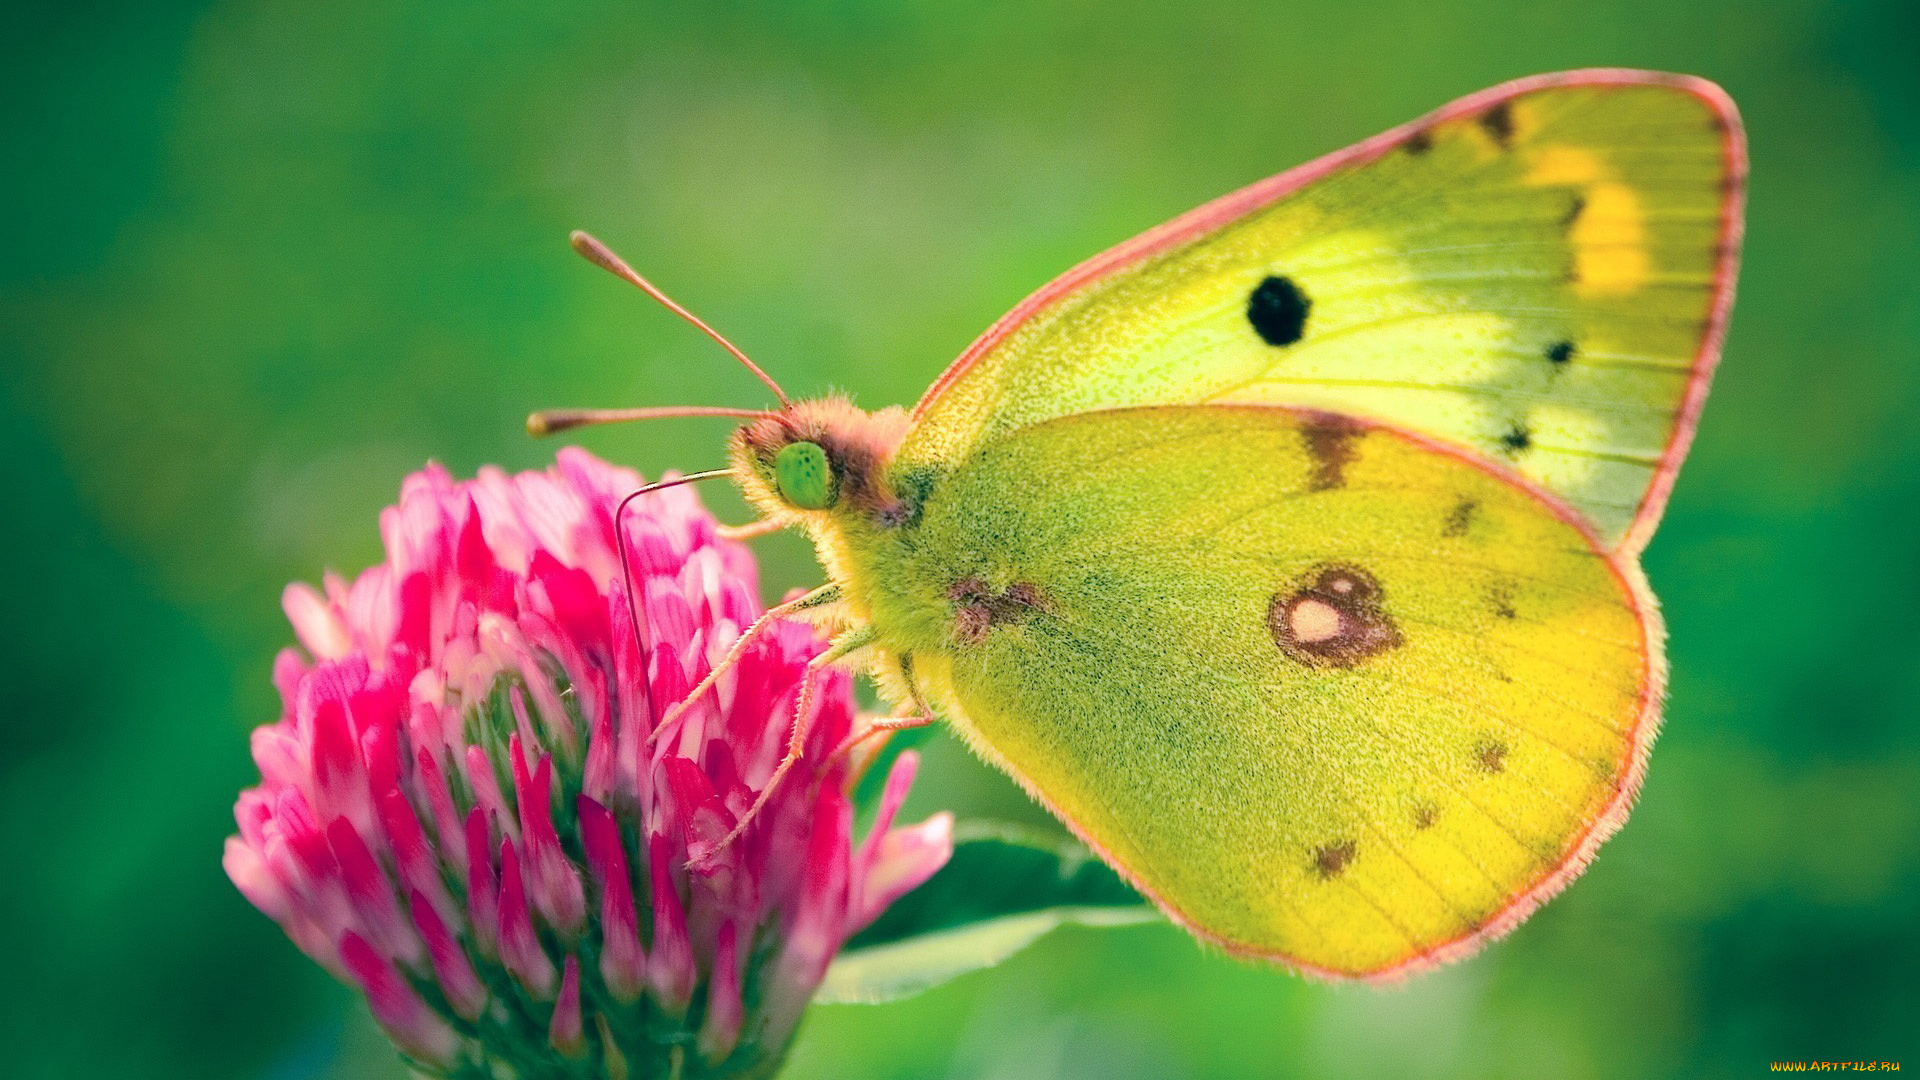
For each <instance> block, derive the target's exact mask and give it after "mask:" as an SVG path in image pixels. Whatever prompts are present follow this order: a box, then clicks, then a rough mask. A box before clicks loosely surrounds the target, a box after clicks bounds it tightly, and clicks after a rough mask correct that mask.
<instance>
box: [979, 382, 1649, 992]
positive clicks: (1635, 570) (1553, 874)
mask: <svg viewBox="0 0 1920 1080" xmlns="http://www.w3.org/2000/svg"><path fill="white" fill-rule="evenodd" d="M1185 407H1195V406H1155V405H1146V406H1135V408H1140V409H1154V408H1185ZM1200 407H1206V408H1225V409H1250V410H1260V411H1267V410H1277V411H1281V412H1290V413H1295V414H1301V415H1325V413H1324V412H1322V411H1321V410H1317V409H1307V408H1299V407H1294V406H1288V405H1237V404H1236V405H1214V406H1200ZM1357 422H1358V423H1359V424H1360V425H1361V426H1362V427H1364V428H1368V429H1371V430H1376V431H1383V432H1387V433H1389V434H1392V435H1394V436H1397V437H1399V438H1402V439H1405V440H1406V441H1408V442H1410V443H1413V444H1415V445H1418V446H1421V447H1424V448H1426V449H1428V450H1432V451H1433V452H1435V453H1438V454H1442V455H1445V456H1447V457H1451V458H1454V459H1455V460H1458V461H1461V462H1464V463H1466V464H1468V465H1471V466H1473V467H1474V468H1477V469H1479V470H1481V471H1482V472H1485V473H1489V474H1491V475H1492V476H1494V477H1495V478H1497V479H1499V480H1502V481H1504V482H1506V483H1508V484H1511V485H1513V486H1514V487H1517V488H1520V489H1521V490H1523V491H1525V492H1527V493H1528V494H1530V495H1532V496H1533V497H1534V498H1536V499H1538V500H1540V502H1541V503H1542V504H1544V505H1545V506H1546V507H1547V509H1548V510H1550V511H1551V512H1552V513H1553V514H1554V515H1555V516H1556V517H1558V518H1559V519H1560V520H1561V521H1564V522H1565V523H1567V524H1568V525H1570V526H1572V527H1573V528H1574V529H1575V530H1576V531H1577V532H1578V533H1579V534H1580V536H1581V538H1582V539H1584V540H1585V541H1586V542H1587V544H1588V546H1589V547H1590V548H1591V549H1592V551H1593V553H1594V554H1595V555H1596V556H1598V557H1599V558H1600V559H1601V560H1602V561H1603V562H1605V563H1606V564H1607V567H1608V569H1609V570H1611V571H1612V573H1613V576H1614V580H1615V581H1616V582H1617V583H1618V584H1619V586H1620V589H1621V592H1622V593H1623V594H1624V595H1625V596H1626V598H1627V601H1628V603H1629V604H1630V606H1631V607H1632V608H1633V613H1634V615H1635V616H1636V617H1637V618H1638V620H1639V623H1640V634H1641V670H1640V696H1639V700H1638V702H1637V704H1636V711H1635V715H1634V721H1633V726H1632V727H1631V728H1630V729H1628V731H1627V746H1626V750H1625V752H1624V753H1623V755H1622V758H1621V763H1620V764H1621V766H1622V767H1621V768H1619V769H1618V770H1617V771H1616V773H1615V780H1614V789H1613V794H1612V795H1611V796H1609V797H1608V799H1607V802H1606V805H1604V806H1603V807H1601V809H1600V812H1599V813H1598V814H1596V815H1594V818H1593V820H1592V821H1590V822H1588V823H1587V825H1586V827H1585V828H1584V829H1582V830H1581V831H1580V832H1579V834H1578V835H1577V836H1575V837H1574V839H1573V841H1572V842H1571V843H1570V844H1569V845H1568V846H1567V849H1566V851H1565V852H1564V853H1563V854H1562V855H1561V856H1560V858H1559V860H1558V861H1557V862H1555V863H1554V864H1553V866H1551V867H1550V868H1548V869H1547V871H1546V872H1545V873H1544V874H1542V875H1541V876H1540V877H1538V878H1536V879H1535V880H1534V881H1533V883H1532V884H1529V885H1526V886H1524V887H1522V888H1520V889H1517V890H1515V891H1514V892H1513V893H1511V894H1509V895H1508V897H1507V898H1506V899H1505V900H1504V901H1502V903H1501V905H1500V907H1499V908H1498V909H1497V910H1496V911H1495V913H1494V914H1493V915H1492V916H1491V917H1489V918H1488V919H1487V920H1486V921H1485V922H1483V923H1481V924H1480V925H1479V926H1477V927H1475V928H1473V929H1472V930H1469V931H1467V932H1465V933H1463V934H1461V935H1459V936H1458V937H1455V938H1451V939H1448V940H1447V941H1443V942H1440V943H1439V944H1437V945H1433V946H1430V947H1428V948H1425V949H1420V950H1418V951H1416V952H1415V953H1414V954H1413V955H1411V956H1409V957H1408V958H1406V959H1405V960H1402V961H1400V962H1399V963H1397V964H1393V965H1390V966H1388V967H1384V968H1380V969H1378V970H1374V971H1340V970H1337V969H1333V968H1324V967H1320V966H1318V965H1315V964H1309V963H1305V962H1303V961H1301V960H1300V959H1298V958H1296V957H1293V956H1290V955H1288V954H1286V953H1284V952H1278V951H1267V950H1263V949H1258V948H1253V947H1250V946H1247V945H1245V944H1243V943H1240V942H1237V941H1234V940H1232V939H1230V938H1226V937H1222V936H1220V935H1218V934H1215V933H1213V932H1212V931H1210V930H1208V929H1207V928H1206V927H1204V926H1201V925H1199V924H1198V923H1195V922H1194V921H1193V920H1191V919H1189V918H1188V917H1187V915H1186V914H1185V913H1184V912H1182V911H1181V910H1180V909H1179V908H1178V907H1177V906H1175V905H1174V904H1172V903H1170V902H1169V901H1168V900H1167V899H1166V898H1165V897H1164V896H1161V895H1160V894H1159V893H1158V892H1156V891H1154V890H1153V889H1152V888H1151V887H1149V886H1148V885H1147V884H1146V883H1145V882H1144V881H1142V880H1141V879H1140V878H1139V876H1138V875H1137V874H1136V873H1135V872H1134V871H1133V869H1132V868H1131V867H1129V866H1127V865H1126V864H1124V863H1122V862H1121V861H1119V860H1118V859H1117V858H1115V856H1114V854H1113V852H1111V851H1109V850H1108V849H1107V847H1106V846H1105V845H1103V844H1101V843H1100V842H1099V841H1098V840H1096V839H1095V838H1094V837H1093V836H1091V835H1089V834H1088V833H1087V831H1086V830H1085V829H1084V828H1082V827H1081V825H1080V823H1079V821H1077V820H1076V819H1075V818H1074V817H1073V816H1072V815H1070V814H1068V813H1067V812H1066V810H1065V809H1064V808H1062V807H1060V806H1059V805H1057V804H1056V803H1055V802H1054V801H1053V800H1052V799H1050V798H1048V797H1047V795H1046V793H1045V792H1043V791H1042V790H1041V789H1040V788H1039V787H1038V786H1036V785H1035V784H1034V783H1033V782H1032V781H1030V780H1029V779H1027V777H1026V776H1025V775H1023V774H1022V773H1021V772H1020V771H1019V770H1018V769H1016V768H1014V767H1013V765H1012V763H1011V762H1008V761H1007V760H1005V759H1004V758H1002V757H1001V756H1000V755H999V754H998V753H996V752H994V751H992V749H991V748H990V747H987V746H986V745H985V744H984V743H982V742H980V741H979V740H978V739H975V738H972V737H969V738H968V739H967V742H968V743H969V744H971V745H972V746H973V747H974V749H975V750H976V751H978V752H981V753H983V754H984V756H986V757H988V758H989V759H990V760H991V761H993V762H994V763H995V764H996V765H998V766H999V767H1000V769H1001V770H1002V771H1003V772H1005V773H1006V774H1007V775H1008V776H1010V777H1012V778H1013V780H1014V782H1015V783H1017V784H1018V785H1019V786H1020V787H1021V788H1023V789H1024V790H1025V791H1026V792H1027V794H1028V795H1030V796H1031V797H1032V798H1033V799H1034V801H1036V802H1038V803H1039V804H1040V805H1041V806H1043V807H1045V808H1046V810H1047V812H1048V813H1050V814H1052V815H1053V816H1054V818H1056V819H1057V820H1059V821H1061V822H1063V823H1064V824H1065V825H1066V826H1067V828H1068V830H1069V831H1071V832H1072V833H1073V834H1074V836H1075V837H1077V838H1078V839H1079V840H1080V841H1081V842H1082V843H1084V844H1086V845H1087V847H1089V848H1090V849H1092V851H1093V853H1094V854H1095V855H1098V856H1099V857H1100V860H1101V861H1102V862H1104V863H1106V864H1107V865H1108V866H1110V867H1112V868H1113V870H1114V872H1115V873H1117V874H1119V875H1120V877H1121V878H1122V879H1124V880H1125V881H1126V882H1127V884H1128V885H1131V886H1132V887H1133V888H1134V890H1135V891H1137V892H1139V893H1140V894H1141V895H1142V896H1145V897H1146V898H1147V899H1148V900H1150V901H1152V903H1153V905H1154V906H1155V907H1157V908H1159V909H1160V911H1161V913H1163V914H1164V915H1166V916H1167V918H1168V919H1170V920H1172V922H1173V923H1174V924H1175V925H1177V926H1179V927H1181V928H1182V929H1184V930H1186V931H1187V932H1188V933H1189V934H1192V935H1193V936H1194V937H1196V938H1199V939H1200V940H1201V941H1204V942H1206V943H1208V944H1210V945H1212V946H1214V947H1216V948H1219V949H1221V950H1222V951H1224V952H1226V953H1228V954H1230V955H1232V956H1236V957H1239V958H1242V959H1249V960H1261V961H1265V962H1268V963H1276V964H1280V965H1282V966H1284V967H1286V968H1288V969H1290V970H1293V971H1296V972H1299V973H1300V974H1302V975H1307V976H1311V977H1313V978H1317V979H1324V980H1327V981H1339V982H1363V983H1371V984H1374V985H1393V984H1396V983H1399V982H1401V981H1403V980H1405V979H1406V978H1407V977H1409V976H1412V975H1416V974H1419V973H1421V972H1424V971H1430V970H1432V969H1434V968H1438V967H1441V966H1444V965H1446V964H1449V963H1452V962H1453V961H1456V960H1461V959H1465V958H1466V957H1468V956H1470V955H1472V954H1473V953H1475V952H1478V951H1479V950H1480V948H1481V947H1482V946H1484V945H1486V944H1487V943H1489V942H1492V941H1496V940H1498V939H1500V938H1502V937H1505V936H1506V935H1507V934H1508V933H1510V932H1512V931H1513V929H1514V928H1515V927H1517V926H1519V925H1520V924H1521V923H1522V922H1524V921H1526V918H1527V916H1529V915H1531V914H1533V912H1534V911H1535V910H1537V909H1538V908H1539V907H1540V906H1541V905H1542V904H1545V903H1546V902H1547V901H1548V900H1551V899H1553V898H1554V897H1555V896H1557V895H1558V894H1559V893H1560V891H1561V890H1562V889H1565V888H1566V887H1567V886H1568V885H1570V884H1572V882H1573V880H1574V879H1575V878H1577V877H1579V876H1580V874H1581V872H1582V871H1584V870H1585V869H1586V868H1587V864H1588V863H1590V862H1592V861H1593V857H1594V855H1595V854H1596V853H1597V852H1598V851H1599V849H1600V845H1601V844H1603V843H1605V842H1606V841H1607V840H1608V839H1609V838H1610V837H1612V836H1613V835H1614V834H1615V833H1617V832H1619V831H1620V827H1621V826H1622V825H1625V824H1626V821H1627V816H1628V815H1629V814H1630V813H1631V812H1632V810H1633V804H1634V801H1635V800H1636V799H1637V798H1638V797H1639V795H1640V786H1641V784H1642V783H1643V782H1644V781H1645V779H1646V775H1647V757H1648V755H1649V754H1650V753H1651V752H1652V750H1653V740H1654V737H1655V736H1656V735H1658V734H1659V731H1660V710H1661V706H1662V704H1663V702H1664V701H1665V699H1666V691H1667V664H1666V656H1665V642H1666V627H1665V624H1664V623H1663V622H1662V620H1661V618H1660V608H1659V602H1658V601H1657V600H1656V599H1655V598H1654V595H1653V591H1652V589H1651V588H1650V587H1649V586H1648V584H1647V579H1646V575H1645V574H1643V573H1642V572H1641V570H1640V564H1639V561H1638V560H1637V559H1635V558H1633V557H1632V556H1631V555H1630V554H1626V553H1622V552H1618V551H1611V550H1609V549H1608V548H1607V546H1606V545H1605V543H1604V542H1603V541H1602V540H1601V539H1600V536H1599V534H1598V533H1596V532H1595V531H1594V528H1593V525H1592V523H1591V522H1589V521H1588V520H1587V518H1586V516H1585V515H1584V514H1581V513H1580V512H1579V511H1578V510H1576V509H1574V508H1573V506H1572V505H1571V504H1569V503H1567V502H1566V501H1565V500H1563V499H1561V498H1560V497H1559V496H1558V495H1555V494H1554V493H1553V492H1551V491H1548V490H1547V489H1545V488H1543V487H1541V486H1540V485H1538V484H1535V483H1534V482H1533V481H1531V480H1528V479H1527V478H1526V477H1524V476H1521V475H1520V474H1519V473H1518V472H1516V471H1514V470H1513V469H1511V468H1509V467H1508V466H1506V465H1505V464H1503V463H1500V462H1497V461H1492V460H1489V459H1487V458H1484V457H1481V456H1480V455H1478V454H1476V453H1474V452H1472V451H1471V450H1468V449H1466V448H1464V447H1459V446H1454V445H1452V444H1450V443H1444V442H1440V441H1438V440H1436V439H1432V438H1429V437H1428V436H1425V435H1422V434H1419V433H1417V432H1413V431H1409V430H1406V429H1404V428H1399V427H1395V426H1394V425H1392V424H1386V423H1381V422H1379V421H1377V420H1369V419H1364V418H1363V419H1359V420H1358V421H1357ZM1369 903H1372V901H1371V899H1369ZM1375 907H1376V909H1377V907H1378V905H1375Z"/></svg>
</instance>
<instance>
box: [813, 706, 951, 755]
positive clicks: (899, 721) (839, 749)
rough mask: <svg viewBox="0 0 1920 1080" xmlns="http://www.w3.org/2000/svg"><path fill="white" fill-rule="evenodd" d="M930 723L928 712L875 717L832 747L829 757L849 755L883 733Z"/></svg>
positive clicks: (931, 716) (931, 720)
mask: <svg viewBox="0 0 1920 1080" xmlns="http://www.w3.org/2000/svg"><path fill="white" fill-rule="evenodd" d="M931 723H933V714H932V713H929V712H918V713H912V714H910V715H907V716H879V717H875V718H874V719H872V720H869V721H867V723H866V726H865V727H864V728H862V729H861V730H859V731H856V732H854V733H853V734H851V735H848V736H847V737H846V738H844V739H842V740H840V745H839V746H836V747H834V748H833V753H832V754H831V755H829V756H830V757H839V756H840V755H842V754H850V753H852V752H853V751H854V749H855V748H856V747H858V746H859V745H860V744H861V743H863V742H866V741H867V740H868V739H871V738H873V737H874V736H875V735H879V734H882V733H884V732H890V731H909V730H911V729H913V728H920V727H926V726H927V725H928V724H931Z"/></svg>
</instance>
